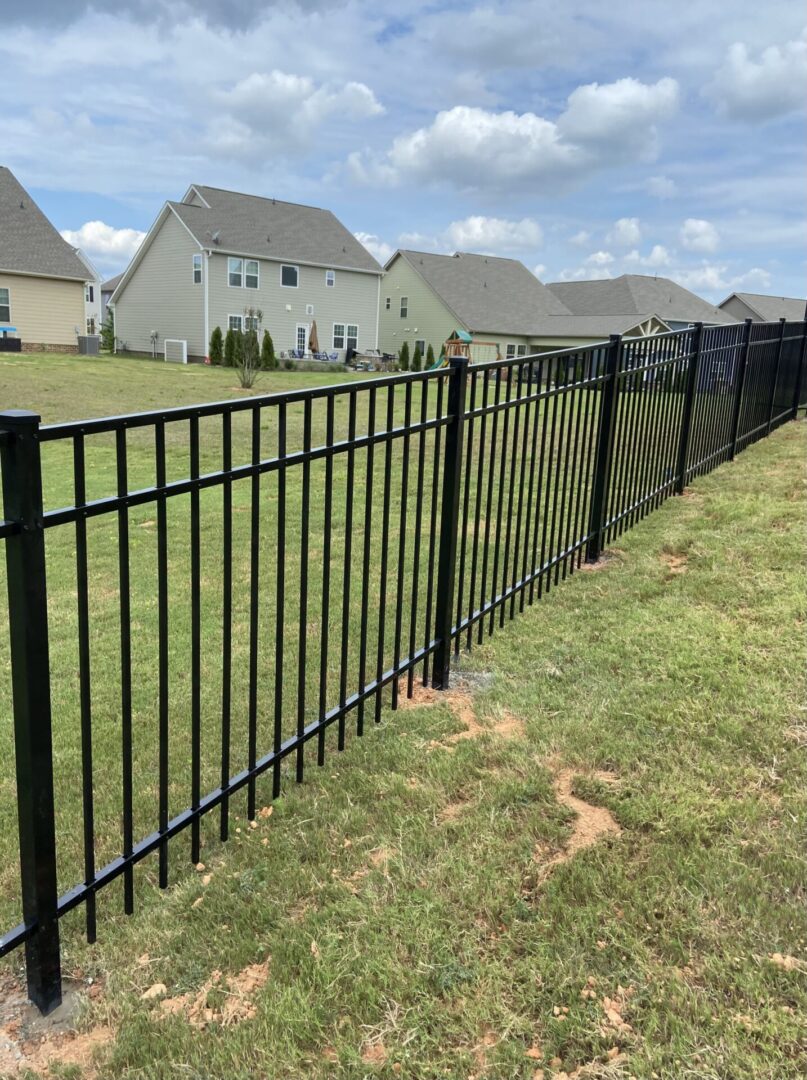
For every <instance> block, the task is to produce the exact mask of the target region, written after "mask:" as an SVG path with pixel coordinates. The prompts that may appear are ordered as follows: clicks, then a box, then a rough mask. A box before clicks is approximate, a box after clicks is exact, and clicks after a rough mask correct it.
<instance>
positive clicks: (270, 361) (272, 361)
mask: <svg viewBox="0 0 807 1080" xmlns="http://www.w3.org/2000/svg"><path fill="white" fill-rule="evenodd" d="M261 367H262V368H263V370H264V371H275V370H276V368H277V357H276V356H275V343H274V342H273V341H272V335H271V334H270V333H269V331H268V330H264V332H263V341H262V342H261Z"/></svg>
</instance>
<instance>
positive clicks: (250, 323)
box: [244, 315, 258, 334]
mask: <svg viewBox="0 0 807 1080" xmlns="http://www.w3.org/2000/svg"><path fill="white" fill-rule="evenodd" d="M244 329H245V330H254V331H255V333H256V334H257V332H258V316H257V315H245V316H244Z"/></svg>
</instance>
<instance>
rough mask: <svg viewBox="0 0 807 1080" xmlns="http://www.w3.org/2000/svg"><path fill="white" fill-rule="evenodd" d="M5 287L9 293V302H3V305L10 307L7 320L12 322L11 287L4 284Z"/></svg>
mask: <svg viewBox="0 0 807 1080" xmlns="http://www.w3.org/2000/svg"><path fill="white" fill-rule="evenodd" d="M3 289H4V290H5V292H6V293H8V304H3V307H7V308H8V318H7V319H6V320H5V321H6V322H7V323H11V288H10V287H9V286H7V285H3Z"/></svg>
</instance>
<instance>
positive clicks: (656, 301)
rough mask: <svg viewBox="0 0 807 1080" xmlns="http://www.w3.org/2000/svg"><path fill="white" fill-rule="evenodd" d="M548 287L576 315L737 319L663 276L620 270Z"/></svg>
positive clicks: (715, 320) (666, 319)
mask: <svg viewBox="0 0 807 1080" xmlns="http://www.w3.org/2000/svg"><path fill="white" fill-rule="evenodd" d="M548 288H549V289H550V290H551V291H552V293H553V294H554V295H555V296H556V297H557V298H558V299H559V300H561V301H562V302H563V303H564V304H565V305H566V307H567V308H569V309H570V310H571V311H573V312H574V314H575V315H636V316H640V315H642V313H643V312H644V313H646V312H650V313H651V314H653V315H658V317H659V318H660V319H663V320H665V321H669V320H670V319H672V320H673V322H704V323H734V322H737V320H736V319H735V318H734V317H733V316H732V315H730V314H729V313H728V312H727V311H721V310H720V308H717V307H715V306H714V304H710V303H708V302H707V301H706V300H702V299H701V297H700V296H696V295H695V293H693V292H690V291H689V289H685V288H683V286H681V285H678V284H677V283H676V282H674V281H671V280H670V279H669V278H665V277H649V276H647V275H645V274H622V276H621V277H617V278H607V279H605V280H603V281H555V282H552V284H550V285H549V286H548Z"/></svg>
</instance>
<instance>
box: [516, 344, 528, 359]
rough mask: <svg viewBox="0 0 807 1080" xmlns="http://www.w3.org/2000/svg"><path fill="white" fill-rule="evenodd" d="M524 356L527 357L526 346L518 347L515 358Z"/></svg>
mask: <svg viewBox="0 0 807 1080" xmlns="http://www.w3.org/2000/svg"><path fill="white" fill-rule="evenodd" d="M526 355H527V346H526V345H519V347H518V348H517V349H516V356H526Z"/></svg>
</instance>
